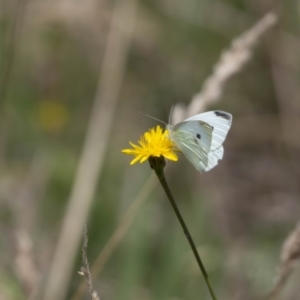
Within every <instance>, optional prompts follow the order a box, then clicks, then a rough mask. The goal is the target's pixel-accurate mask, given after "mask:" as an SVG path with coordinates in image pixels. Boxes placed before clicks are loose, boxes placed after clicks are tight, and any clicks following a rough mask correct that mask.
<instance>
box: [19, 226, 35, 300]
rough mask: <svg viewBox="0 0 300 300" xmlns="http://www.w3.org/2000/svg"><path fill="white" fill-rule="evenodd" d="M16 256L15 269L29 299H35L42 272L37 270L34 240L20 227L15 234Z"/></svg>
mask: <svg viewBox="0 0 300 300" xmlns="http://www.w3.org/2000/svg"><path fill="white" fill-rule="evenodd" d="M15 248H16V249H15V250H16V255H15V258H14V264H15V266H14V267H15V271H16V274H17V276H18V278H19V280H20V283H21V284H22V286H23V289H24V292H25V295H26V297H27V299H35V297H36V296H37V291H38V288H39V284H40V280H39V279H40V273H39V271H38V270H37V267H36V263H35V259H34V255H33V249H32V241H31V239H30V237H29V234H28V232H27V231H26V230H24V229H19V230H18V231H17V232H16V234H15Z"/></svg>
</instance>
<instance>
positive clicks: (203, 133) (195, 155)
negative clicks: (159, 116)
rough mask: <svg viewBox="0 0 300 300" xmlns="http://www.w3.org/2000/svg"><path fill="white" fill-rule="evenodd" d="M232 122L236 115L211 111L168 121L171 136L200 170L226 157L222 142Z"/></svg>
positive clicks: (207, 168)
mask: <svg viewBox="0 0 300 300" xmlns="http://www.w3.org/2000/svg"><path fill="white" fill-rule="evenodd" d="M231 122H232V115H231V114H229V113H227V112H224V111H220V110H215V111H209V112H206V113H202V114H199V115H196V116H193V117H191V118H188V119H186V120H184V121H183V122H180V123H178V124H176V125H174V126H172V125H170V124H169V125H167V129H168V131H169V133H170V139H171V140H172V141H173V143H174V144H175V146H176V147H177V148H178V149H179V150H180V151H181V152H182V153H183V154H184V156H185V157H186V158H187V159H188V160H189V161H190V162H191V163H192V164H193V165H194V167H195V168H196V169H197V170H198V171H199V172H206V171H209V170H211V169H212V168H213V167H215V166H216V165H217V164H218V161H219V160H220V159H222V158H223V154H224V148H223V146H222V144H223V142H224V140H225V138H226V136H227V133H228V130H229V129H230V126H231Z"/></svg>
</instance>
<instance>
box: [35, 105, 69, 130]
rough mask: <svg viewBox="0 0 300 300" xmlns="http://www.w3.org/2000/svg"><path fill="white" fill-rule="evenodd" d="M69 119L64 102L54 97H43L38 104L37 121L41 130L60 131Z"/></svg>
mask: <svg viewBox="0 0 300 300" xmlns="http://www.w3.org/2000/svg"><path fill="white" fill-rule="evenodd" d="M68 120H69V112H68V109H67V107H66V105H65V104H63V103H61V102H60V101H58V100H56V99H45V100H42V101H40V103H39V106H38V121H39V125H40V126H41V128H42V129H43V130H45V131H46V132H49V133H60V132H62V131H63V130H64V128H65V127H66V125H67V122H68Z"/></svg>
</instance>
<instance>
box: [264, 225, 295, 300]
mask: <svg viewBox="0 0 300 300" xmlns="http://www.w3.org/2000/svg"><path fill="white" fill-rule="evenodd" d="M299 263H300V222H299V223H298V224H297V226H296V228H295V229H294V230H293V231H292V232H291V233H290V235H289V236H288V237H287V239H286V240H285V242H284V243H283V246H282V250H281V256H280V267H279V271H278V276H277V279H276V281H275V285H274V287H273V288H272V290H271V292H270V293H269V295H268V297H267V299H269V300H270V299H274V298H275V297H276V295H278V293H279V292H280V291H281V290H282V288H283V287H284V284H285V283H286V281H287V279H288V277H289V276H290V275H291V273H292V272H293V270H294V269H295V268H296V267H297V266H298V265H299Z"/></svg>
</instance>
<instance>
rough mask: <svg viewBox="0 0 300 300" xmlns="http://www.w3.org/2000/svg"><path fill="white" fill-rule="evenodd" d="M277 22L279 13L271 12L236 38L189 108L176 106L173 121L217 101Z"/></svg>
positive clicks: (195, 112) (180, 119)
mask: <svg viewBox="0 0 300 300" xmlns="http://www.w3.org/2000/svg"><path fill="white" fill-rule="evenodd" d="M276 21H277V16H276V15H275V14H274V13H272V12H269V13H268V14H266V15H265V16H264V17H263V18H262V19H261V20H260V21H259V22H258V23H256V24H255V25H254V26H253V27H252V28H251V29H249V30H248V31H245V32H244V33H243V34H242V35H241V36H239V37H237V38H235V39H234V40H233V41H232V43H231V46H230V48H229V49H228V50H225V51H223V53H222V54H221V57H220V59H219V61H218V62H217V63H216V65H215V66H214V68H213V73H212V75H211V76H209V77H208V78H207V79H206V81H205V82H204V84H203V88H202V90H201V91H200V92H199V93H198V94H196V95H195V96H194V97H193V98H192V101H191V102H190V104H189V106H188V107H186V108H185V107H183V106H182V105H180V104H179V105H178V104H177V105H176V106H175V107H174V110H173V114H172V121H173V123H177V122H180V121H182V120H183V119H185V118H187V117H189V116H192V115H195V114H198V113H200V112H202V111H204V110H205V109H206V108H207V106H208V105H211V104H214V103H215V102H216V101H217V100H218V99H219V98H220V96H221V95H222V92H223V88H224V86H225V83H226V82H227V80H228V79H229V78H230V77H231V76H232V75H234V74H235V73H237V72H239V71H240V70H241V69H242V67H243V66H244V65H245V64H246V63H247V62H248V61H249V59H250V58H251V51H252V49H253V46H254V45H255V44H256V42H257V41H258V40H259V38H260V37H261V36H262V34H263V33H265V32H266V31H267V30H268V29H269V28H270V27H271V26H273V25H274V24H275V23H276Z"/></svg>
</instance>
